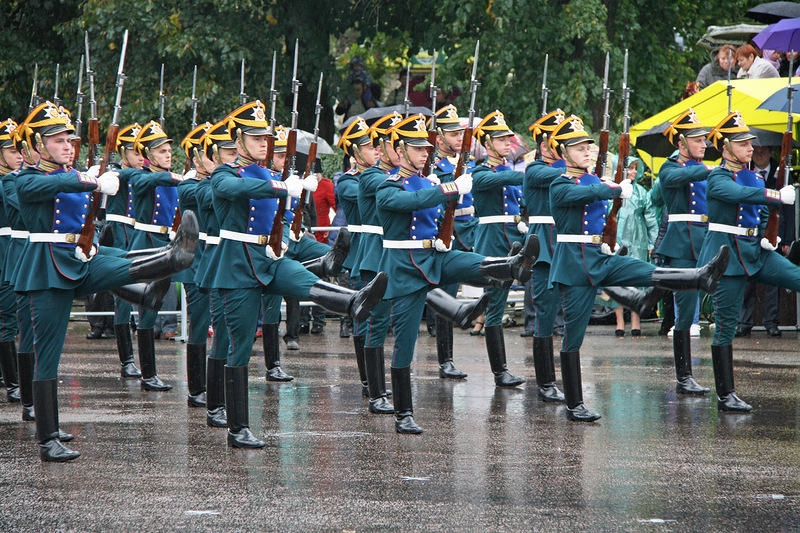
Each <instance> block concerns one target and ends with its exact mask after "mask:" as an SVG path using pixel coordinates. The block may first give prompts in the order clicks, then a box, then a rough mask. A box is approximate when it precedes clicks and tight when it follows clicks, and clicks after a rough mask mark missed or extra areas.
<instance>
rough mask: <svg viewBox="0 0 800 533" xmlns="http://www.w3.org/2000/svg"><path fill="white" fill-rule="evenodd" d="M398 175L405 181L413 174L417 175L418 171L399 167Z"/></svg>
mask: <svg viewBox="0 0 800 533" xmlns="http://www.w3.org/2000/svg"><path fill="white" fill-rule="evenodd" d="M398 173H399V174H400V177H402V178H403V179H405V178H410V177H411V176H413V175H414V174H418V171H416V170H411V169H410V168H406V167H404V166H403V165H400V171H399V172H398Z"/></svg>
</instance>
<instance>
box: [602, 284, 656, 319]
mask: <svg viewBox="0 0 800 533" xmlns="http://www.w3.org/2000/svg"><path fill="white" fill-rule="evenodd" d="M603 292H605V293H606V294H607V295H608V296H609V297H610V298H611V299H612V300H614V301H615V302H617V303H618V304H620V305H622V306H623V307H626V308H628V309H630V310H631V311H633V312H634V313H636V314H637V315H639V316H640V317H644V316H646V315H647V313H648V312H649V311H650V310H651V309H652V308H653V307H655V306H656V305H658V302H659V301H661V299H662V298H663V297H664V295H665V294H666V292H667V291H665V290H664V289H659V288H657V287H648V288H647V289H645V290H640V289H637V288H636V287H603Z"/></svg>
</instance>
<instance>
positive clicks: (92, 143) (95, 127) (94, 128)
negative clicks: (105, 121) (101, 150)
mask: <svg viewBox="0 0 800 533" xmlns="http://www.w3.org/2000/svg"><path fill="white" fill-rule="evenodd" d="M88 126H89V132H88V138H89V159H88V164H87V165H86V167H87V168H89V167H91V166H92V165H94V162H95V161H96V160H97V152H96V150H97V147H98V146H99V145H100V123H99V121H98V120H97V119H96V118H90V119H89V124H88Z"/></svg>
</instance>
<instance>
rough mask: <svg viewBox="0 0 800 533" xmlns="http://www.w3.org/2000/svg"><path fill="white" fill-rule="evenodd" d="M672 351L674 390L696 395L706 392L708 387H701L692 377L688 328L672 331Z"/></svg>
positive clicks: (679, 392)
mask: <svg viewBox="0 0 800 533" xmlns="http://www.w3.org/2000/svg"><path fill="white" fill-rule="evenodd" d="M672 351H673V354H674V355H675V375H676V376H677V378H678V383H677V384H676V385H675V392H677V393H678V394H698V395H703V394H705V393H707V392H708V391H709V389H707V388H705V387H701V386H700V385H699V384H698V383H697V382H696V381H695V380H694V378H693V377H692V346H691V342H690V335H689V330H688V329H675V330H673V331H672Z"/></svg>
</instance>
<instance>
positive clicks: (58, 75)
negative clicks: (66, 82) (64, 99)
mask: <svg viewBox="0 0 800 533" xmlns="http://www.w3.org/2000/svg"><path fill="white" fill-rule="evenodd" d="M60 78H61V63H56V81H55V90H54V91H53V103H54V104H56V107H59V106H61V98H59V97H58V82H59V79H60Z"/></svg>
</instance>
